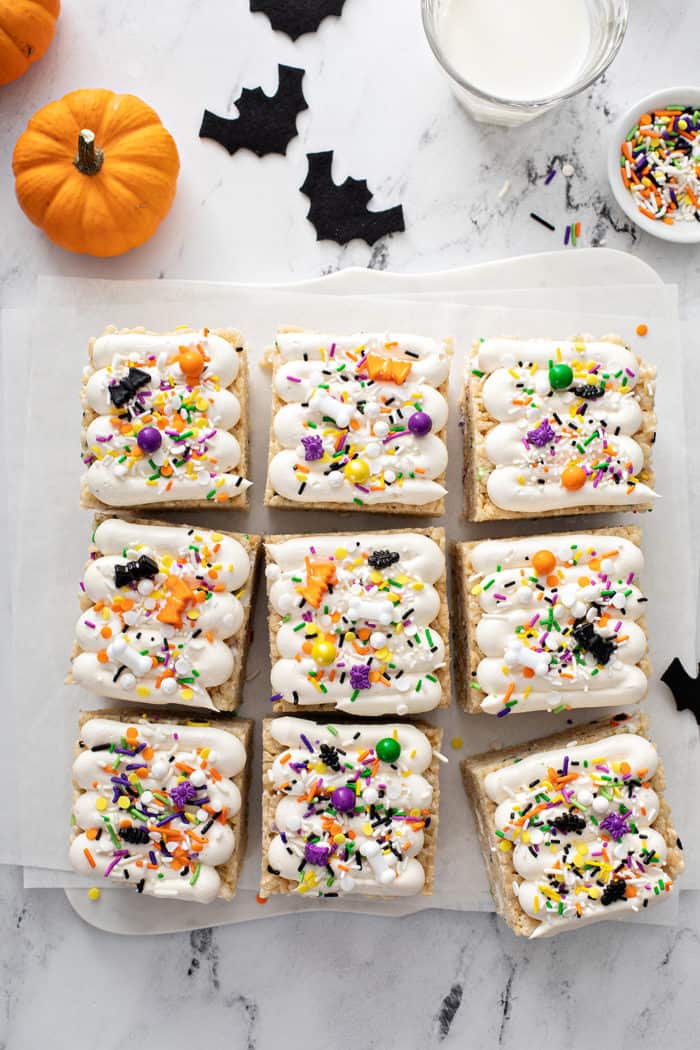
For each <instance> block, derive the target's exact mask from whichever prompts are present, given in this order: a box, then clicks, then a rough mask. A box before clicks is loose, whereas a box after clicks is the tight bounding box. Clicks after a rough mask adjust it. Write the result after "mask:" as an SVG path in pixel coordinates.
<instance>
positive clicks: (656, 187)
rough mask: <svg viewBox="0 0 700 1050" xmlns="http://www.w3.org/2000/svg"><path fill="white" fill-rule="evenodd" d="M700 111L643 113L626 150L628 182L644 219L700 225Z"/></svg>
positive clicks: (624, 162)
mask: <svg viewBox="0 0 700 1050" xmlns="http://www.w3.org/2000/svg"><path fill="white" fill-rule="evenodd" d="M699 130H700V110H698V109H695V108H693V107H692V106H668V107H667V108H666V109H659V110H655V111H653V112H651V113H642V114H641V116H640V117H639V120H638V122H637V123H636V124H635V125H634V127H633V128H632V129H631V130H630V132H629V134H628V136H627V138H626V139H625V141H624V142H623V143H622V145H621V147H620V174H621V176H622V181H623V183H624V184H625V186H626V187H627V189H628V190H629V191H630V193H631V194H632V196H633V197H634V199H635V202H636V204H637V207H638V209H639V211H640V212H641V213H642V215H645V216H646V217H647V218H648V219H655V220H658V221H660V222H665V223H667V224H668V225H672V224H673V223H675V222H695V221H698V222H700V139H699V138H698V131H699Z"/></svg>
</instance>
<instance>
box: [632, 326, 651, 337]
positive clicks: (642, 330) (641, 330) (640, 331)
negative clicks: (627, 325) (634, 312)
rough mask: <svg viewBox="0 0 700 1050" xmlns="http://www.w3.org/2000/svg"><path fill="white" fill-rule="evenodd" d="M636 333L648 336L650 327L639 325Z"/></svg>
mask: <svg viewBox="0 0 700 1050" xmlns="http://www.w3.org/2000/svg"><path fill="white" fill-rule="evenodd" d="M635 331H636V333H637V335H646V334H647V332H648V331H649V326H648V325H645V324H638V325H637V327H636V329H635Z"/></svg>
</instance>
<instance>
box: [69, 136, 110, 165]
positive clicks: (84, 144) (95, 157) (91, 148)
mask: <svg viewBox="0 0 700 1050" xmlns="http://www.w3.org/2000/svg"><path fill="white" fill-rule="evenodd" d="M104 159H105V155H104V153H103V152H102V150H101V149H98V148H97V146H96V145H95V133H94V131H89V130H88V129H87V128H83V130H82V131H81V132H80V134H79V135H78V155H77V156H76V158H75V160H74V161H73V163H74V164H75V166H76V168H77V169H78V171H80V172H82V174H83V175H97V173H98V171H99V170H100V168H101V167H102V163H103V161H104Z"/></svg>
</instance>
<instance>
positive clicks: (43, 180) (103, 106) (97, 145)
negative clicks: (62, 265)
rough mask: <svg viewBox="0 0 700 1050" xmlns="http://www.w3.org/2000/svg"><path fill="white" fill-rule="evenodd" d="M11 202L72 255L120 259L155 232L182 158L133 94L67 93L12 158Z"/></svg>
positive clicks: (38, 116)
mask: <svg viewBox="0 0 700 1050" xmlns="http://www.w3.org/2000/svg"><path fill="white" fill-rule="evenodd" d="M12 169H13V171H14V173H15V191H16V193H17V200H18V201H19V204H20V207H21V208H22V211H23V212H24V213H25V215H27V216H28V218H29V219H31V221H32V222H33V223H34V224H35V226H39V227H41V229H42V230H43V231H44V233H45V234H46V236H47V237H49V238H50V239H51V240H52V241H54V242H55V243H56V244H59V245H60V246H61V247H62V248H67V249H68V251H71V252H83V253H86V254H88V255H99V256H110V255H121V254H122V253H123V252H128V251H129V249H130V248H135V247H136V246H137V245H139V244H143V242H144V241H146V240H148V238H149V237H150V236H151V235H152V234H153V233H154V232H155V230H156V229H157V227H158V226H159V224H160V222H161V221H162V220H163V219H164V218H165V216H166V215H167V213H168V211H169V210H170V206H171V204H172V202H173V197H174V196H175V184H176V182H177V176H178V172H179V170H180V158H179V156H178V152H177V146H176V145H175V141H174V139H173V137H172V135H170V133H169V132H168V131H166V129H165V128H164V127H163V125H162V124H161V122H160V119H159V117H158V114H157V113H156V112H155V111H154V110H152V109H151V107H150V106H147V105H146V103H145V102H143V101H142V100H141V99H140V98H137V97H136V96H135V95H115V94H114V92H112V91H104V90H101V89H96V90H83V91H73V92H71V94H69V95H66V96H65V97H64V98H62V99H59V101H57V102H50V103H49V105H48V106H44V108H43V109H40V110H39V112H38V113H35V114H34V116H33V117H32V118H31V120H30V121H29V124H28V125H27V129H26V131H24V132H23V134H22V135H20V137H19V139H18V141H17V145H16V146H15V152H14V156H13V158H12Z"/></svg>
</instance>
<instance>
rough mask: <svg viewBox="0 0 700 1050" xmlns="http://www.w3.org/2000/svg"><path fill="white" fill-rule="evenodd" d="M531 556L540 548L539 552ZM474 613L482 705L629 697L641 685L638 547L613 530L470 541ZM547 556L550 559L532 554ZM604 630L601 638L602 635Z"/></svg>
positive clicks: (572, 703)
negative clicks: (477, 615) (476, 606)
mask: <svg viewBox="0 0 700 1050" xmlns="http://www.w3.org/2000/svg"><path fill="white" fill-rule="evenodd" d="M536 556H537V557H536ZM470 557H471V564H472V568H473V570H474V574H473V575H472V576H471V577H470V579H469V581H468V582H469V586H470V588H471V593H472V595H474V596H476V597H478V601H479V605H480V607H481V613H482V615H481V619H480V620H479V622H478V624H477V627H476V643H477V646H478V648H479V650H480V651H481V653H482V654H483V655H482V658H481V660H480V661H479V665H478V668H477V673H476V684H478V686H479V687H480V688H481V690H482V691H483V692H484V693H485V694H486V696H485V697H484V699H483V700H482V702H481V708H482V710H483V711H486V712H487V713H488V714H498V715H501V716H503V715H506V714H508V713H509V712H513V713H518V714H520V713H523V712H525V711H552V710H556V711H560V710H563V709H567V710H568V709H571V708H578V707H607V706H611V705H614V706H618V705H620V704H633V703H637V702H638V701H639V700H641V699H642V698H643V697H644V695H645V694H646V691H647V678H646V675H645V673H644V671H642V669H641V668H640V667H639V666H638V665H639V663H640V661H641V660H642V659H643V658H644V656H645V654H646V651H647V640H646V634H645V632H644V631H643V629H642V628H641V627H640V626H639V625H638V624H637V623H636V621H637V620H638V619H639V617H640V616H642V615H643V612H644V603H645V602H646V598H644V596H643V595H642V593H641V591H640V590H639V585H638V582H637V576H638V574H639V573H640V572H641V571H642V569H643V567H644V558H643V555H642V552H641V551H640V549H639V548H638V547H637V546H635V544H633V543H631V542H630V541H629V540H627V539H623V538H622V537H620V536H615V535H610V536H604V535H593V534H590V533H570V534H566V535H562V536H530V537H527V538H525V539H518V540H488V541H486V542H485V543H480V544H478V545H477V546H476V547H474V548H473V549H472V551H471V555H470ZM543 558H544V561H545V562H546V561H547V560H549V562H550V563H551V568H550V567H549V566H547V565H545V570H546V571H538V569H537V568H536V567H535V565H534V564H533V559H534V561H535V562H536V563H537V565H541V564H542V562H541V561H540V559H543ZM601 640H602V641H601Z"/></svg>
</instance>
